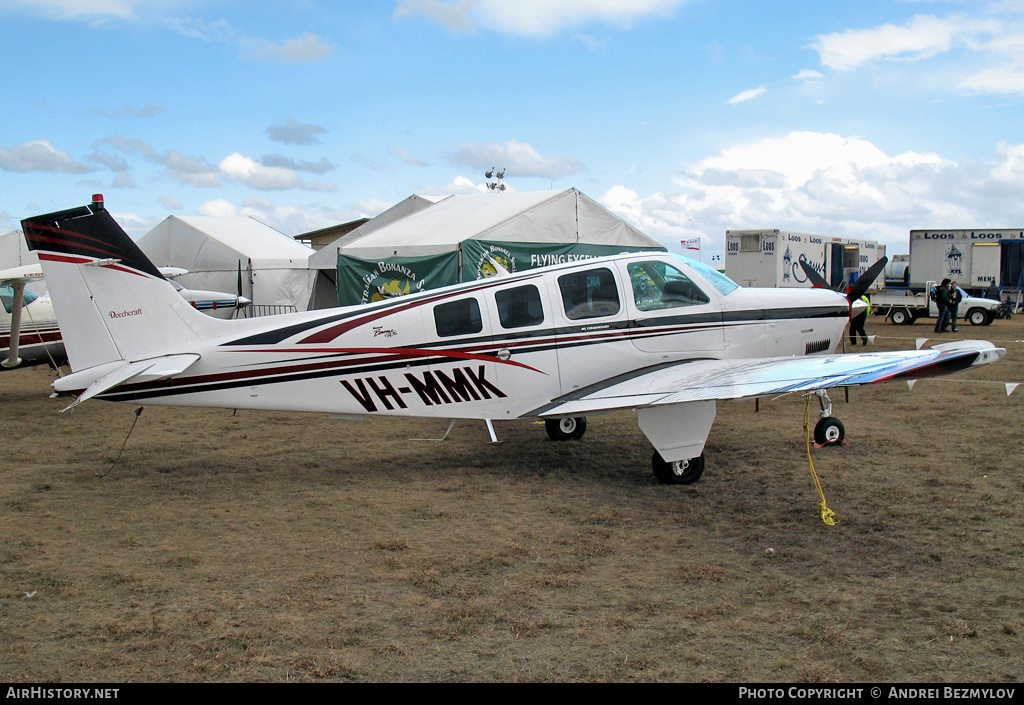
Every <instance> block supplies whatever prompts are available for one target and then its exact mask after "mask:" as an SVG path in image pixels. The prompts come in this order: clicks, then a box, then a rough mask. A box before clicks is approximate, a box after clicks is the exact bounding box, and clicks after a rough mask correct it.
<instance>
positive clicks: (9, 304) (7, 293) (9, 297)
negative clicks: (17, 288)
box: [0, 284, 39, 313]
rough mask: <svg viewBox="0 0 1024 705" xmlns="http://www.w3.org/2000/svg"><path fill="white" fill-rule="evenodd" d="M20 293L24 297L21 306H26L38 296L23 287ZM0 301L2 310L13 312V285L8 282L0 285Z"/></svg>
mask: <svg viewBox="0 0 1024 705" xmlns="http://www.w3.org/2000/svg"><path fill="white" fill-rule="evenodd" d="M22 294H23V296H24V297H25V301H24V303H23V304H22V306H28V305H29V304H30V303H32V302H33V301H35V300H36V299H38V298H39V297H38V296H36V295H35V294H33V293H32V292H31V291H29V290H28V289H23V290H22ZM0 302H3V305H4V310H5V311H7V313H13V312H14V287H13V286H11V285H10V284H6V285H4V286H0Z"/></svg>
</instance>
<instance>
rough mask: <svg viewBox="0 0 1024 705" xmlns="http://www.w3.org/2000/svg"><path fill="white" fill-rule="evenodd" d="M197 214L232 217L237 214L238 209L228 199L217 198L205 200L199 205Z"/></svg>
mask: <svg viewBox="0 0 1024 705" xmlns="http://www.w3.org/2000/svg"><path fill="white" fill-rule="evenodd" d="M199 215H208V216H213V217H214V218H234V217H235V216H237V215H238V209H237V208H235V205H234V204H233V203H231V202H230V201H225V200H224V199H223V198H217V199H214V200H212V201H206V202H205V203H203V204H202V205H201V206H199Z"/></svg>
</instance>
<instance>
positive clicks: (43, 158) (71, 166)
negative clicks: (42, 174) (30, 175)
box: [0, 140, 92, 174]
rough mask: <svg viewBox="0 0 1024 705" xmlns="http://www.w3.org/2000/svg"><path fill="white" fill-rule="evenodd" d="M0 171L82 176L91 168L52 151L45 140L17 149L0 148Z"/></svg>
mask: <svg viewBox="0 0 1024 705" xmlns="http://www.w3.org/2000/svg"><path fill="white" fill-rule="evenodd" d="M0 169H3V170H4V171H17V172H29V171H47V172H62V173H66V174H84V173H86V172H89V171H92V168H91V167H88V166H86V165H85V164H80V163H78V162H76V161H75V160H74V158H72V156H71V155H70V154H68V153H67V152H62V151H60V150H57V149H54V148H53V145H52V144H50V143H49V142H48V141H47V140H34V141H32V142H24V143H22V144H19V145H18V146H17V147H13V148H11V149H5V148H3V147H0Z"/></svg>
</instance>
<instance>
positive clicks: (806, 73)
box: [793, 69, 825, 81]
mask: <svg viewBox="0 0 1024 705" xmlns="http://www.w3.org/2000/svg"><path fill="white" fill-rule="evenodd" d="M793 78H794V79H796V80H797V81H813V80H816V79H819V78H825V74H823V73H822V72H821V71H815V70H813V69H801V70H800V71H799V72H798V73H797V74H796V75H795V76H793Z"/></svg>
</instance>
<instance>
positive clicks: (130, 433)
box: [96, 406, 145, 477]
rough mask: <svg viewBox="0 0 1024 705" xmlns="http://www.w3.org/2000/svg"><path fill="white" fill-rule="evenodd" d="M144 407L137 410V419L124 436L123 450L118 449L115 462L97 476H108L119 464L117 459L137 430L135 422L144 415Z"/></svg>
mask: <svg viewBox="0 0 1024 705" xmlns="http://www.w3.org/2000/svg"><path fill="white" fill-rule="evenodd" d="M144 408H145V407H143V406H140V407H139V408H138V409H136V410H135V420H134V421H132V427H131V428H129V429H128V435H127V436H125V437H124V443H122V444H121V450H119V451H117V457H116V458H114V462H112V463H111V464H110V467H109V468H107V471H106V472H104V473H99V472H98V473H96V477H106V476H107V475H109V474H110V471H111V470H113V469H114V466H115V465H117V461H118V460H120V459H121V453H123V452H124V447H125V446H126V445H128V439H129V438H131V437H132V431H134V430H135V424H137V423H138V422H139V417H140V416H142V410H143V409H144Z"/></svg>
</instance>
